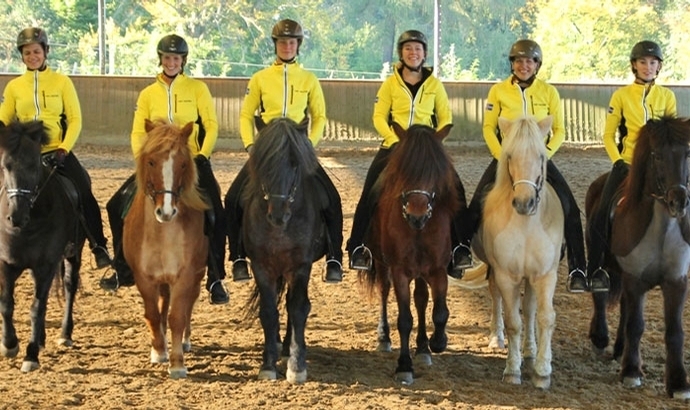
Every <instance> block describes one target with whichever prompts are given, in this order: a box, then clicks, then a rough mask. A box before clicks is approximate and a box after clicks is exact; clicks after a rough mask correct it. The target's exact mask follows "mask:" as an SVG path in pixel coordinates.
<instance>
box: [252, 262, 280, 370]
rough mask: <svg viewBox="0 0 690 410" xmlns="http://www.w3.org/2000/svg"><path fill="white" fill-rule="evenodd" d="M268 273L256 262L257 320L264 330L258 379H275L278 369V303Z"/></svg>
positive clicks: (273, 284)
mask: <svg viewBox="0 0 690 410" xmlns="http://www.w3.org/2000/svg"><path fill="white" fill-rule="evenodd" d="M267 275H268V273H266V272H265V271H261V270H260V268H259V267H258V264H257V265H255V266H254V279H255V283H256V286H258V288H259V320H260V321H261V327H262V328H263V331H264V353H263V362H262V364H261V368H260V369H259V380H276V379H277V378H278V370H277V368H276V363H277V362H278V359H279V357H278V353H279V352H278V344H277V343H276V337H277V335H278V329H279V324H278V318H279V314H278V304H277V302H276V298H277V293H276V287H275V283H271V281H269V280H268V279H266V276H267Z"/></svg>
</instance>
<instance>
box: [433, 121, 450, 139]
mask: <svg viewBox="0 0 690 410" xmlns="http://www.w3.org/2000/svg"><path fill="white" fill-rule="evenodd" d="M451 128H453V124H448V125H446V126H444V127H443V128H441V129H440V130H438V131H436V136H437V137H439V139H440V140H444V139H446V137H447V136H448V134H450V129H451Z"/></svg>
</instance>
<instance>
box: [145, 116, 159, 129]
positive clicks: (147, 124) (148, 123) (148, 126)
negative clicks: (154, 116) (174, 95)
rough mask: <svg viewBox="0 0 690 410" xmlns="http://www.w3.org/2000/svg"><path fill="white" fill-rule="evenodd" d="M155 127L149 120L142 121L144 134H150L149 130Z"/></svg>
mask: <svg viewBox="0 0 690 410" xmlns="http://www.w3.org/2000/svg"><path fill="white" fill-rule="evenodd" d="M155 127H156V126H155V125H154V124H153V121H151V120H149V119H148V118H146V119H144V129H145V130H146V132H151V130H152V129H154V128H155Z"/></svg>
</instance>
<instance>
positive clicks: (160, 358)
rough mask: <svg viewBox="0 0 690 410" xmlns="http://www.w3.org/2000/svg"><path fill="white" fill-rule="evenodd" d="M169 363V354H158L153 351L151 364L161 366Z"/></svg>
mask: <svg viewBox="0 0 690 410" xmlns="http://www.w3.org/2000/svg"><path fill="white" fill-rule="evenodd" d="M167 362H168V352H163V353H158V352H157V351H155V350H154V349H151V363H153V364H161V363H167Z"/></svg>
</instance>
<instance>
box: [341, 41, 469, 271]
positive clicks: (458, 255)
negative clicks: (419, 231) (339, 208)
mask: <svg viewBox="0 0 690 410" xmlns="http://www.w3.org/2000/svg"><path fill="white" fill-rule="evenodd" d="M397 49H398V58H399V60H400V61H399V63H398V64H396V66H395V68H394V70H393V75H391V76H390V77H388V78H387V79H386V80H385V81H384V82H383V84H381V87H380V88H379V90H378V92H377V94H376V102H375V103H374V114H373V118H372V119H373V121H374V128H376V131H377V132H378V133H379V134H380V135H381V137H382V138H383V141H382V142H381V147H380V149H379V151H378V152H377V153H376V156H375V157H374V159H373V160H372V162H371V165H370V166H369V170H368V171H367V176H366V178H365V180H364V186H363V187H362V193H361V195H360V198H359V202H358V203H357V208H356V210H355V216H354V220H353V221H352V231H351V233H350V239H349V240H348V241H347V250H348V252H349V255H350V258H349V259H350V269H356V270H369V269H370V268H371V264H372V257H371V251H370V250H369V248H368V247H367V246H366V244H365V243H364V239H365V235H366V232H367V229H368V227H369V222H370V219H371V217H372V215H373V214H374V211H375V207H376V202H377V201H378V193H377V192H375V190H374V189H373V187H374V185H375V183H376V180H377V179H378V176H379V175H380V174H381V172H382V171H383V169H384V168H385V167H386V164H388V158H389V156H390V153H391V152H392V150H393V148H394V146H395V144H396V143H397V142H398V137H397V135H395V133H394V132H393V129H392V127H391V125H392V123H393V122H395V123H397V124H399V125H401V126H402V127H404V128H409V127H410V126H411V125H413V124H421V125H427V126H429V127H432V128H434V129H437V130H440V129H441V128H443V127H445V126H447V125H452V123H453V114H452V112H451V109H450V104H449V102H448V95H447V94H446V89H445V88H444V87H443V84H442V83H441V81H440V80H439V79H438V78H436V77H435V76H434V75H433V74H432V70H431V68H429V67H424V61H425V60H426V54H427V40H426V36H425V35H424V34H423V33H422V32H420V31H417V30H407V31H405V32H403V33H402V34H401V35H400V37H399V38H398V47H397ZM456 185H457V187H458V192H459V194H458V195H459V199H460V204H461V210H460V211H459V212H458V214H457V215H456V217H455V218H454V221H453V229H452V230H451V237H452V238H451V239H452V241H453V244H455V246H454V249H453V250H452V262H451V265H450V266H449V271H448V273H449V275H451V276H453V277H456V278H461V277H462V275H463V273H464V269H466V268H468V267H470V266H472V257H471V253H470V248H469V244H470V242H469V241H470V237H471V234H470V232H465V230H466V228H465V227H466V226H467V224H466V223H464V221H463V220H464V219H465V218H466V215H465V214H466V210H467V207H466V199H465V188H464V187H463V185H462V182H461V181H460V177H459V176H457V175H456Z"/></svg>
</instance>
